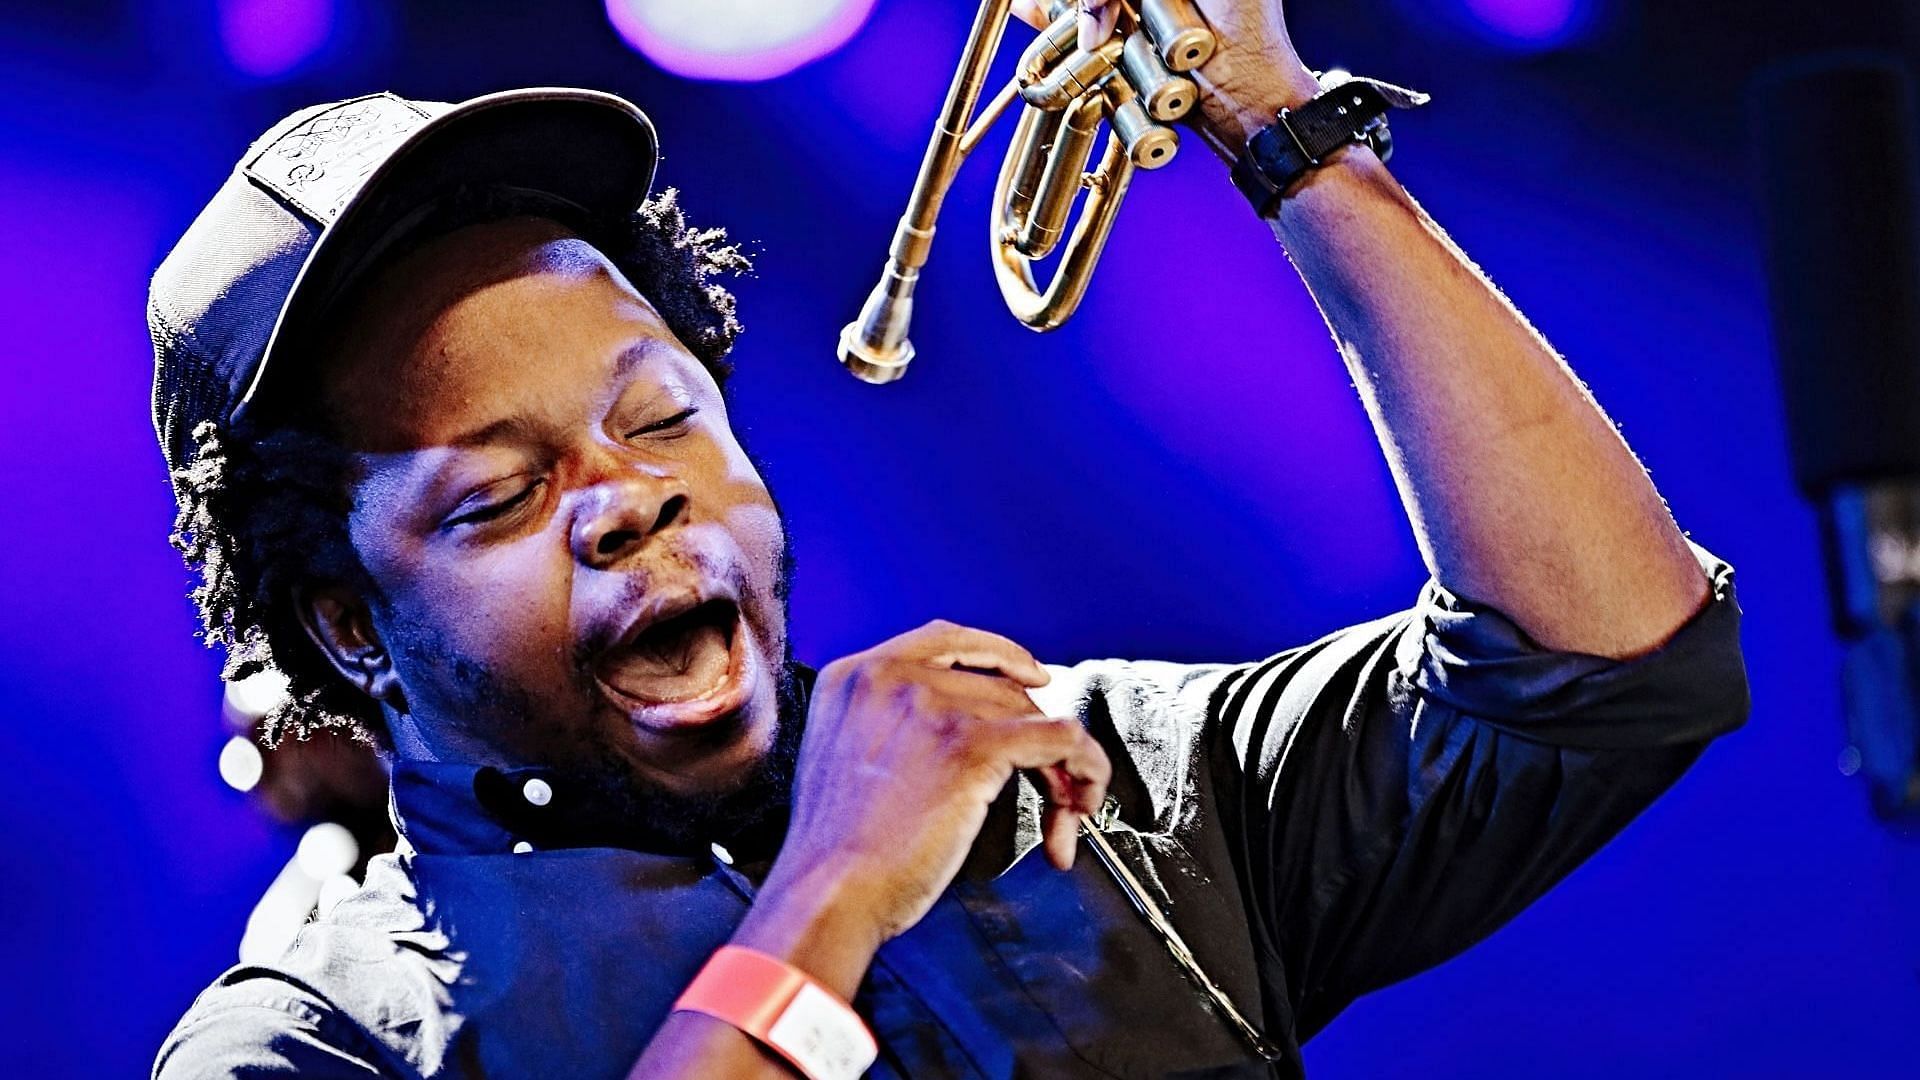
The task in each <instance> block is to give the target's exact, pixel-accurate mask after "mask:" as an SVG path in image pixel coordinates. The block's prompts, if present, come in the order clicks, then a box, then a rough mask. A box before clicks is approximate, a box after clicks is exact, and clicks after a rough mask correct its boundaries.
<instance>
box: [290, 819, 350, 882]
mask: <svg viewBox="0 0 1920 1080" xmlns="http://www.w3.org/2000/svg"><path fill="white" fill-rule="evenodd" d="M359 860H360V845H359V844H358V843H356V842H355V841H354V839H353V834H352V833H350V832H348V831H347V827H346V826H344V825H336V824H334V823H333V822H331V821H323V822H321V823H320V824H318V825H315V826H314V827H313V828H311V829H308V830H307V833H306V835H305V836H302V837H301V838H300V848H299V850H298V851H296V852H294V855H293V861H294V863H295V864H297V865H298V866H299V867H300V872H301V873H303V874H305V875H307V877H309V878H311V879H312V880H313V881H314V882H315V883H319V882H323V881H326V880H327V879H328V878H331V877H333V876H335V875H336V874H344V873H346V872H347V871H349V870H352V869H353V864H354V863H356V862H358V861H359Z"/></svg>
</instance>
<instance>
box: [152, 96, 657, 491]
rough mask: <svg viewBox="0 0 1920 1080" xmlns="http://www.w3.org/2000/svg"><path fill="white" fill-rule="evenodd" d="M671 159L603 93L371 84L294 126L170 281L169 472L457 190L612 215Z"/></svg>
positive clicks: (205, 218) (163, 394) (160, 287)
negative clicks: (411, 95) (442, 95)
mask: <svg viewBox="0 0 1920 1080" xmlns="http://www.w3.org/2000/svg"><path fill="white" fill-rule="evenodd" d="M659 156H660V155H659V140H658V138H657V137H656V135H655V134H654V129H653V123H652V121H650V120H648V119H647V116H646V114H645V113H643V112H641V111H640V109H639V108H638V107H637V106H635V105H634V104H633V103H632V102H629V101H627V100H626V99H624V98H621V97H618V96H616V95H613V94H607V93H602V92H599V91H595V90H580V89H569V88H559V87H540V88H533V89H525V90H509V91H505V92H502V93H495V94H487V95H483V96H481V97H476V98H472V99H470V100H467V101H463V102H460V103H457V104H450V103H447V102H438V101H411V100H408V99H406V98H402V97H398V96H396V95H394V94H390V93H380V94H368V95H365V96H362V97H356V98H349V99H347V100H344V101H334V102H328V103H326V104H322V105H315V106H311V107H309V108H306V109H302V110H300V111H298V112H296V113H294V114H292V115H291V116H288V117H286V118H285V119H283V120H281V121H280V122H279V123H277V124H275V125H274V126H273V127H271V128H269V129H268V130H267V132H266V133H265V134H264V135H262V136H261V137H260V138H259V139H257V140H255V141H254V143H253V145H252V146H251V147H250V148H249V149H248V150H247V152H246V154H245V155H244V156H243V157H242V158H241V159H240V162H239V164H237V165H236V166H234V170H233V172H232V174H231V175H229V176H228V177H227V180H226V182H225V183H224V184H222V185H221V187H220V190H219V192H218V193H216V194H215V195H214V197H213V200H212V201H211V202H209V203H208V204H207V206H206V208H205V209H203V210H202V211H201V212H200V214H199V216H198V217H197V218H195V219H194V222H193V224H192V225H190V226H188V227H187V231H186V233H185V234H184V235H182V236H181V238H180V241H179V242H178V243H177V244H175V245H174V247H173V250H172V251H171V252H169V253H168V254H167V257H166V258H165V259H164V260H162V261H161V263H160V266H159V268H158V269H157V270H156V271H155V272H154V275H153V282H152V286H151V288H150V290H149V292H148V297H147V327H148V331H149V333H150V334H151V335H152V338H153V350H154V374H153V425H154V431H155V433H156V434H157V435H158V436H159V439H160V449H161V452H162V453H163V454H165V455H166V459H167V468H168V472H169V473H170V474H171V473H177V472H178V470H179V469H180V468H181V467H182V466H183V465H185V464H186V463H187V461H189V460H190V459H191V457H192V454H193V432H194V429H195V428H197V427H199V426H200V425H201V424H202V423H204V422H206V421H209V420H211V421H214V422H216V423H218V424H219V425H221V427H222V428H223V429H224V428H228V427H230V425H232V424H233V423H235V422H237V421H239V420H241V419H242V418H243V417H244V416H245V415H246V413H247V410H248V408H249V406H252V405H255V404H256V403H258V402H259V400H260V399H261V396H262V389H263V387H265V386H266V385H267V380H268V378H269V377H270V376H269V373H270V372H271V378H273V379H275V380H279V379H283V378H285V377H286V376H287V374H288V373H287V372H286V371H284V370H282V369H283V368H286V367H289V366H297V365H298V364H299V363H300V362H301V360H302V357H301V356H300V355H299V352H300V346H301V345H302V344H303V343H304V342H307V341H310V340H311V339H312V338H313V336H314V335H315V333H316V332H317V331H318V330H320V329H321V328H322V327H323V326H324V320H325V319H326V316H327V314H328V308H329V306H330V305H331V304H333V303H334V302H335V301H337V300H339V299H340V298H341V297H342V296H343V295H344V294H345V293H346V292H347V291H348V289H349V288H350V287H351V286H352V285H353V284H354V282H355V280H356V279H357V278H359V277H361V276H363V275H364V274H365V273H366V271H368V270H370V269H371V268H373V267H374V266H375V265H376V264H377V263H378V262H379V260H380V259H381V258H382V257H383V256H385V255H387V254H390V253H396V252H398V251H400V250H403V249H404V247H405V243H406V241H407V240H408V238H409V237H412V236H414V235H416V234H417V232H418V231H419V230H420V229H421V228H423V227H424V226H425V223H427V222H429V221H431V220H432V219H433V211H434V210H435V209H436V208H437V207H439V206H440V205H441V204H442V203H443V202H445V201H447V200H449V199H451V198H453V197H454V195H455V193H457V192H473V191H476V190H477V191H486V192H498V193H500V194H503V195H510V196H521V197H525V198H526V199H527V200H530V201H531V202H532V203H533V204H535V205H540V206H552V207H554V208H555V209H556V210H557V211H561V212H570V213H571V214H577V215H578V216H579V217H580V218H581V219H583V220H606V219H608V218H609V217H611V216H612V215H618V214H626V213H631V212H632V211H633V210H634V209H635V208H636V207H638V206H639V204H640V203H641V202H643V201H644V200H645V199H646V196H647V192H648V190H649V188H650V187H651V186H652V183H653V173H654V166H655V165H656V164H657V163H658V160H659ZM503 205H505V204H503ZM556 216H559V215H558V214H556ZM176 483H177V481H176Z"/></svg>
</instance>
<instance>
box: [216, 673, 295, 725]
mask: <svg viewBox="0 0 1920 1080" xmlns="http://www.w3.org/2000/svg"><path fill="white" fill-rule="evenodd" d="M288 696H289V694H288V689H287V677H286V676H285V675H282V674H280V673H279V672H278V671H274V670H271V669H269V670H266V671H262V672H260V673H259V674H257V675H249V676H247V677H246V678H244V679H241V680H239V681H238V682H230V683H228V684H227V707H228V708H230V709H232V710H233V711H234V712H236V713H239V714H240V715H241V716H245V717H249V718H251V719H255V720H257V719H259V718H260V717H262V716H265V715H267V714H268V713H269V712H272V711H273V710H274V709H275V708H276V707H278V706H279V705H280V704H281V703H283V702H285V701H286V700H287V698H288Z"/></svg>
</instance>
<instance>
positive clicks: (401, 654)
mask: <svg viewBox="0 0 1920 1080" xmlns="http://www.w3.org/2000/svg"><path fill="white" fill-rule="evenodd" d="M366 295H367V296H368V299H366V300H364V301H362V302H360V303H359V304H358V305H356V306H355V308H354V310H353V311H352V313H351V321H350V324H349V326H348V327H347V329H346V330H345V331H344V332H343V333H342V334H341V337H342V338H343V340H342V343H341V348H340V349H339V350H337V351H336V354H335V355H336V357H337V359H335V360H334V361H333V362H332V363H331V364H330V366H329V368H328V369H327V371H326V375H325V397H326V399H327V401H326V403H327V406H328V408H329V410H330V415H331V417H332V418H333V420H334V422H335V424H336V426H337V428H338V434H339V436H340V437H341V438H342V439H344V440H345V441H346V443H347V444H348V448H349V449H350V450H352V451H353V452H354V454H355V456H356V458H357V460H358V462H359V464H360V470H359V476H358V478H357V482H356V485H355V490H354V503H353V510H352V514H351V517H350V521H349V525H350V533H351V536H352V540H353V545H354V547H355V549H356V550H357V551H358V552H359V554H360V557H361V560H362V561H363V563H364V564H365V566H366V569H367V571H368V574H369V575H370V577H371V578H372V580H373V582H374V583H375V584H376V586H377V587H378V592H379V595H378V596H377V597H374V598H370V599H369V602H368V603H367V605H366V611H367V616H366V618H367V620H368V622H369V623H370V625H371V628H372V631H373V633H374V636H375V637H377V639H378V646H379V650H380V653H381V654H383V655H384V658H385V662H386V663H388V664H390V665H391V674H390V679H389V681H388V682H387V683H386V684H385V685H386V686H387V687H388V688H389V689H388V690H387V691H386V692H385V693H384V694H383V695H382V696H383V703H384V705H385V706H386V709H387V713H388V719H389V723H390V725H391V726H392V728H393V732H392V734H393V737H394V742H395V746H396V749H397V751H398V752H400V753H401V754H402V755H403V756H415V755H422V756H429V757H434V758H440V759H452V760H463V761H471V762H478V763H496V764H504V765H524V764H544V765H550V766H555V767H559V768H576V769H581V770H584V771H587V772H590V773H595V774H599V773H604V772H606V770H608V769H609V768H610V767H611V768H615V769H616V770H617V771H618V772H620V773H622V774H624V775H627V776H631V777H632V778H634V779H635V780H637V781H639V782H640V783H641V785H642V786H644V787H648V788H652V789H657V790H660V791H664V792H667V793H670V794H672V795H675V796H683V797H694V798H699V797H707V796H713V795H716V794H723V793H725V792H727V791H729V790H730V789H733V788H737V787H739V786H740V785H741V784H742V783H743V781H744V780H745V779H746V778H747V777H748V776H749V775H751V773H752V771H753V769H754V767H755V766H756V765H759V764H760V763H761V762H763V761H764V759H765V758H766V757H767V755H768V753H769V750H770V749H771V748H772V746H773V745H774V735H775V731H776V728H777V726H778V723H779V718H778V712H779V709H778V702H777V696H778V695H777V693H776V691H777V688H778V680H779V679H780V678H781V677H782V675H783V674H784V668H783V665H784V661H785V657H786V617H785V610H784V599H785V598H784V589H783V586H782V577H781V571H782V560H783V556H784V543H785V538H784V535H783V533H782V529H781V522H780V519H779V515H778V512H777V511H776V509H775V507H774V503H773V500H772V498H771V496H770V495H769V494H768V491H767V488H766V485H765V484H764V483H763V482H762V480H761V478H760V476H759V474H758V473H757V472H756V471H755V469H754V467H753V465H752V463H751V461H750V460H749V459H748V457H747V455H746V453H745V452H744V451H743V450H742V449H741V447H740V444H739V442H738V441H737V440H736V439H735V437H734V434H733V431H732V429H731V428H730V426H729V424H728V419H727V412H726V406H725V404H724V403H723V401H722V400H721V396H720V392H719V389H718V387H717V386H716V385H715V383H714V381H713V378H712V376H711V375H710V374H709V373H708V372H707V370H706V369H705V368H704V367H703V366H702V365H701V363H700V362H699V361H698V360H697V359H696V358H695V357H694V356H693V355H692V354H691V353H689V352H688V351H687V349H686V347H685V346H683V345H682V344H681V343H680V342H679V340H678V339H677V338H675V336H674V335H673V333H672V332H671V331H670V330H669V329H668V328H667V326H666V324H665V323H664V322H663V321H662V320H661V318H660V316H659V314H658V313H657V312H656V311H655V310H654V308H653V307H652V305H651V304H649V303H648V302H647V300H646V299H645V298H643V297H641V296H640V295H639V294H638V293H637V292H636V291H635V290H634V289H633V287H632V286H631V285H629V284H628V283H627V281H626V280H625V279H624V278H623V277H622V276H621V274H620V273H619V272H618V271H617V270H616V269H614V267H613V266H612V265H611V264H610V263H609V262H608V261H607V260H606V259H605V258H604V257H603V256H602V255H601V254H600V253H599V252H598V251H596V250H595V249H594V248H592V247H591V246H590V245H588V244H587V243H586V242H585V241H582V240H580V239H578V238H576V237H574V236H572V235H571V234H569V233H567V232H566V231H565V230H563V229H562V228H561V227H560V226H558V225H555V224H553V223H551V222H547V221H542V220H539V219H534V218H516V219H511V220H508V221H502V222H496V223H491V224H486V225H478V226H472V227H468V228H465V229H461V230H459V231H457V232H454V233H452V234H450V235H448V236H446V237H443V238H441V239H439V240H436V241H433V242H431V243H429V244H427V245H424V246H423V247H421V248H420V249H419V250H417V251H415V252H412V253H410V254H409V255H408V256H407V257H405V258H404V259H403V260H401V261H400V262H398V263H396V264H394V265H393V266H391V267H390V268H389V269H388V270H386V271H385V272H384V273H383V274H381V275H380V277H379V278H378V279H377V280H375V281H374V282H372V284H371V288H370V289H369V290H368V291H367V294H366Z"/></svg>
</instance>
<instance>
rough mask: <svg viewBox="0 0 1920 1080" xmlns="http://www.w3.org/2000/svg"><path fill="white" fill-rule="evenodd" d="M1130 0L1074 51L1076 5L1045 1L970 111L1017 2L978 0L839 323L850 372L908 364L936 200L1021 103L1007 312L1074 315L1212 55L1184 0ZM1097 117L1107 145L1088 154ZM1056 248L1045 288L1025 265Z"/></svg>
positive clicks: (1006, 182) (1011, 157) (1010, 166)
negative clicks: (849, 313)
mask: <svg viewBox="0 0 1920 1080" xmlns="http://www.w3.org/2000/svg"><path fill="white" fill-rule="evenodd" d="M1136 2H1137V3H1138V10H1137V11H1136V9H1135V8H1134V7H1133V6H1132V5H1130V4H1127V3H1122V7H1121V18H1120V22H1119V25H1118V27H1117V28H1116V30H1115V33H1114V34H1113V35H1112V36H1111V37H1110V38H1109V39H1108V40H1106V41H1103V42H1100V43H1099V44H1098V45H1097V46H1095V47H1092V48H1086V49H1083V48H1081V47H1080V40H1079V13H1078V11H1077V9H1076V7H1075V5H1072V4H1069V3H1066V2H1065V0H1052V2H1051V3H1050V4H1049V5H1048V9H1047V10H1048V15H1049V17H1050V19H1051V20H1052V21H1051V22H1050V23H1049V24H1048V25H1047V27H1046V28H1045V29H1044V30H1042V31H1040V33H1039V35H1038V36H1036V37H1035V38H1034V40H1033V41H1032V42H1031V43H1029V44H1028V45H1027V46H1026V47H1025V48H1024V49H1023V50H1022V51H1021V54H1020V58H1019V61H1018V63H1017V64H1016V65H1015V66H1014V76H1013V80H1012V82H1010V83H1009V84H1008V85H1007V86H1006V87H1005V89H1003V90H1001V91H1000V92H999V93H998V94H996V95H994V97H993V98H992V100H991V101H990V102H989V104H988V105H987V107H986V109H985V110H984V111H982V112H981V113H980V115H979V116H977V117H976V116H975V109H976V107H977V106H978V105H979V102H980V95H981V91H982V88H983V87H984V85H985V83H986V78H987V72H988V69H989V68H990V67H991V66H992V64H993V60H994V56H995V54H996V53H997V52H998V50H999V46H1000V40H1001V35H1002V32H1003V30H1004V29H1005V25H1006V22H1007V17H1008V12H1009V9H1010V8H1011V5H1012V0H982V4H981V7H980V11H979V14H978V15H977V16H976V18H975V20H974V24H973V29H972V32H971V33H970V34H969V35H968V38H967V45H966V49H965V51H964V52H963V53H962V56H961V60H960V66H959V68H958V69H957V70H956V71H955V73H954V76H953V81H952V83H951V84H950V85H949V87H948V90H947V99H946V103H945V105H944V106H943V107H942V109H941V114H940V119H939V122H938V123H937V124H936V125H935V127H934V130H933V135H932V137H931V138H930V140H929V141H928V144H927V152H926V155H925V157H923V158H922V159H921V163H920V172H919V175H918V176H917V177H916V178H915V181H914V186H913V194H912V196H911V197H910V198H909V199H908V202H907V209H906V212H905V213H904V214H903V215H902V216H901V219H900V222H899V224H898V226H897V227H896V228H895V230H894V238H893V245H892V248H891V249H890V251H889V253H888V258H887V263H886V268H885V270H884V271H883V272H882V274H881V278H880V281H879V283H878V284H876V285H875V286H874V288H873V291H872V293H871V294H869V295H868V297H867V301H866V303H865V304H864V305H863V306H862V307H861V310H860V315H859V317H858V318H856V319H854V320H853V321H852V322H850V323H848V324H847V326H846V327H845V328H844V329H843V330H841V332H840V343H839V346H840V347H839V353H840V361H841V363H842V364H844V365H845V366H846V368H847V370H848V371H850V372H852V373H853V374H854V375H855V376H857V377H859V378H861V379H863V380H865V381H867V382H872V383H885V382H892V381H893V380H895V379H898V378H900V377H901V376H902V375H903V374H905V373H906V370H907V367H908V365H909V364H911V363H912V361H913V357H914V347H913V343H912V341H911V340H910V338H909V336H908V328H909V325H910V323H911V321H912V314H913V298H914V291H915V289H916V288H917V287H918V285H919V281H920V271H921V269H922V268H924V267H925V266H926V263H927V259H928V257H929V254H930V253H931V250H932V247H933V235H934V227H935V224H936V221H937V219H938V217H939V213H940V207H941V204H942V202H943V201H944V200H945V198H946V194H947V191H948V190H949V189H950V188H951V187H952V185H953V178H954V176H955V174H956V173H957V172H958V171H959V168H960V166H961V163H962V162H964V161H965V160H966V158H967V156H968V155H969V154H970V153H971V152H972V151H973V149H974V147H976V146H977V145H979V143H980V141H981V139H982V137H983V136H984V135H985V134H986V132H987V130H988V129H989V128H990V127H991V125H992V124H993V123H994V122H995V121H996V120H998V119H999V117H1000V116H1001V115H1002V114H1003V113H1004V112H1005V111H1006V109H1008V108H1010V107H1013V106H1014V105H1016V104H1017V105H1018V107H1019V113H1020V117H1019V122H1018V123H1017V125H1016V126H1015V129H1014V135H1013V142H1012V145H1011V146H1010V147H1009V148H1008V150H1007V156H1006V159H1005V161H1004V163H1003V164H1002V166H1001V169H1000V177H999V181H998V183H997V184H996V185H995V190H994V204H995V206H996V208H997V209H996V212H995V213H994V215H993V217H992V220H991V225H992V228H991V241H992V250H993V266H994V278H995V280H996V281H997V282H998V284H999V286H1000V293H1001V296H1002V297H1003V298H1004V299H1005V300H1006V302H1007V308H1008V310H1009V311H1011V312H1012V313H1013V315H1014V317H1015V318H1016V319H1018V320H1019V321H1020V322H1022V323H1024V324H1025V325H1027V326H1029V327H1031V328H1033V329H1035V330H1052V329H1054V328H1056V327H1058V326H1060V325H1062V324H1064V323H1065V322H1066V321H1067V320H1068V319H1069V318H1071V317H1072V315H1073V313H1074V311H1075V309H1077V308H1078V307H1079V305H1080V301H1081V299H1082V298H1084V297H1085V295H1086V291H1087V286H1088V283H1089V282H1090V281H1091V280H1092V276H1093V270H1094V267H1095V266H1096V265H1097V264H1098V263H1099V259H1100V255H1101V253H1102V252H1103V251H1104V250H1105V247H1106V242H1107V236H1108V235H1109V233H1111V231H1112V229H1113V222H1114V220H1115V218H1116V216H1117V215H1118V213H1119V208H1120V203H1121V200H1122V199H1124V198H1125V196H1126V193H1127V189H1128V187H1129V185H1130V184H1131V183H1132V180H1133V174H1134V172H1135V170H1136V169H1157V168H1160V167H1162V166H1164V165H1166V164H1167V163H1168V162H1170V161H1172V160H1173V158H1174V156H1175V154H1176V152H1177V151H1178V149H1179V145H1180V140H1179V136H1178V134H1177V133H1176V132H1175V131H1174V129H1173V128H1172V127H1170V126H1168V125H1169V124H1170V123H1171V122H1172V121H1174V120H1177V119H1179V118H1180V117H1182V116H1184V115H1186V114H1187V113H1188V112H1189V111H1191V110H1192V109H1193V107H1194V105H1195V103H1196V102H1198V100H1199V97H1200V91H1199V88H1198V87H1197V86H1196V85H1195V84H1194V81H1193V80H1192V79H1190V78H1187V77H1186V76H1185V75H1184V74H1182V73H1183V72H1187V71H1192V70H1193V69H1195V68H1197V67H1199V66H1200V65H1201V64H1203V63H1205V62H1206V61H1207V59H1208V58H1209V57H1211V56H1212V55H1213V50H1214V45H1215V40H1214V35H1213V31H1212V30H1211V29H1210V28H1209V27H1208V26H1207V24H1206V21H1205V20H1204V19H1202V18H1201V17H1200V14H1199V11H1198V10H1197V9H1196V8H1195V7H1194V5H1193V2H1192V0H1136ZM1103 121H1104V122H1105V126H1106V128H1107V129H1108V131H1107V137H1106V146H1105V149H1104V150H1103V151H1101V152H1100V158H1099V162H1098V163H1097V164H1094V163H1093V162H1092V158H1093V155H1094V152H1095V147H1096V145H1097V144H1098V143H1099V141H1100V130H1101V127H1102V122H1103ZM1089 165H1093V168H1092V171H1091V172H1089V171H1088V167H1089ZM1083 190H1084V191H1085V192H1086V195H1085V197H1084V199H1082V197H1081V192H1082V191H1083ZM1076 203H1078V204H1080V214H1079V217H1078V220H1077V221H1076V220H1074V206H1075V204H1076ZM1070 223H1071V228H1069V224H1070ZM1063 238H1064V246H1063V245H1062V241H1063ZM1056 253H1058V257H1059V263H1058V266H1056V267H1055V269H1054V273H1053V277H1052V280H1051V281H1050V282H1049V283H1048V284H1047V285H1046V286H1045V287H1044V288H1043V287H1042V286H1041V285H1040V284H1039V283H1038V282H1037V281H1036V279H1035V274H1034V264H1035V263H1036V262H1038V261H1040V260H1043V259H1047V258H1050V257H1052V256H1054V255H1055V254H1056Z"/></svg>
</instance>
